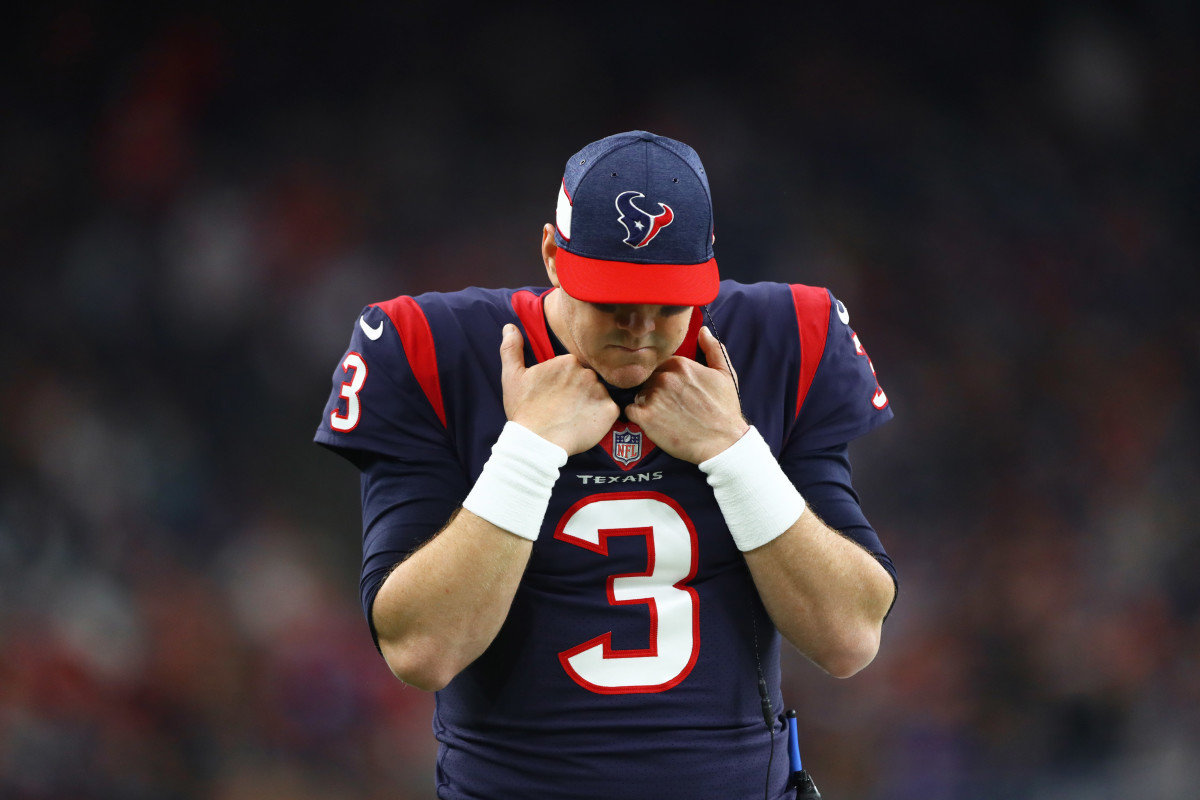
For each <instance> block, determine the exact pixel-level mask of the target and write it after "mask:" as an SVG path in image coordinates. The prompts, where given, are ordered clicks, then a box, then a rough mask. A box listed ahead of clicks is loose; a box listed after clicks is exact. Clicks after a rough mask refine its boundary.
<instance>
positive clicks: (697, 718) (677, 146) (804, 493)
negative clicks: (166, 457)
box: [316, 131, 896, 800]
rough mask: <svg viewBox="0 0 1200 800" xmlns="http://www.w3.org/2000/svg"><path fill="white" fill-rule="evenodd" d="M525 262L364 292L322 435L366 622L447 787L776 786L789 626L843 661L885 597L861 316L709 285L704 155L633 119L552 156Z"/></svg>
mask: <svg viewBox="0 0 1200 800" xmlns="http://www.w3.org/2000/svg"><path fill="white" fill-rule="evenodd" d="M542 258H543V261H544V263H545V267H546V274H547V276H548V278H549V282H550V284H551V287H550V288H548V289H521V290H516V291H514V290H484V289H467V290H464V291H461V292H454V293H448V294H426V295H422V296H420V297H416V298H411V297H398V298H395V299H393V300H389V301H386V302H382V303H377V304H374V305H371V306H368V307H367V308H366V309H364V310H363V312H362V315H361V316H360V317H359V319H358V321H357V323H356V325H355V329H354V334H353V336H352V339H351V342H350V347H349V349H348V350H347V352H346V354H345V356H344V357H343V358H342V360H341V362H340V363H339V365H338V367H337V368H336V369H335V370H334V375H333V391H332V394H331V396H330V399H329V402H328V404H327V405H326V407H325V414H324V418H323V420H322V422H321V425H320V428H319V430H318V431H317V434H316V440H317V441H318V442H319V443H321V444H323V445H326V446H328V447H330V448H332V449H334V450H335V451H337V452H339V453H341V454H342V455H344V456H346V457H347V458H349V459H350V460H351V461H353V462H354V463H355V464H356V465H357V466H358V467H359V468H360V469H361V470H362V474H363V477H362V501H363V530H364V533H363V570H362V582H361V592H362V598H363V607H364V610H365V612H366V614H367V617H368V620H369V622H370V625H371V631H372V634H373V635H374V637H375V641H376V643H377V645H378V647H379V649H380V651H381V653H382V654H383V656H384V658H385V659H386V660H387V663H388V665H389V666H390V667H391V669H392V671H393V672H394V673H395V674H396V676H397V677H398V678H400V679H401V680H402V681H404V682H405V683H408V684H411V685H413V686H417V687H419V688H421V689H425V690H431V691H437V693H438V695H437V700H438V702H437V712H436V714H435V717H434V733H435V735H436V736H437V738H438V740H439V741H440V742H441V748H440V751H439V758H438V767H437V783H438V796H439V797H443V798H518V797H520V798H527V797H529V798H540V797H581V798H582V797H597V798H600V797H604V798H612V797H622V798H643V797H644V798H655V799H656V800H657V799H658V798H663V797H718V798H745V797H752V796H766V797H768V798H781V797H787V796H790V795H788V794H787V792H788V791H790V790H788V789H787V782H788V768H787V763H786V762H787V759H785V758H783V752H784V742H783V737H782V736H780V734H779V732H780V731H781V730H782V725H781V722H780V720H781V717H780V715H781V714H782V711H783V703H782V698H781V695H780V688H779V683H780V674H779V673H780V670H779V647H780V640H781V637H780V634H782V636H783V637H785V638H786V639H787V640H788V641H790V642H791V643H792V644H793V645H794V646H796V647H797V648H799V650H800V651H801V652H803V653H804V654H805V655H806V656H808V657H809V658H810V659H811V660H813V661H814V662H815V663H816V664H818V665H820V666H821V667H822V668H824V669H825V670H827V671H828V672H830V673H831V674H833V675H836V676H849V675H851V674H853V673H855V672H857V671H858V670H859V669H861V668H862V667H864V666H865V665H866V664H868V663H869V662H870V661H871V660H872V658H874V656H875V653H876V651H877V649H878V646H879V637H880V629H881V626H882V622H883V619H884V617H885V616H886V614H887V612H888V610H889V609H890V607H891V604H892V601H893V598H894V596H895V586H896V584H895V572H894V570H893V568H892V565H891V561H890V560H889V559H888V557H887V555H886V554H885V553H884V550H883V548H882V547H881V545H880V543H879V540H878V537H877V536H876V535H875V532H874V530H873V529H872V528H871V526H870V524H869V523H868V522H867V520H866V518H865V517H864V516H863V513H862V511H861V509H860V507H859V503H858V498H857V495H856V494H855V492H854V490H853V488H852V485H851V481H850V465H849V461H848V459H847V455H846V450H847V448H846V443H847V442H848V441H849V440H850V439H852V438H854V437H857V436H859V435H861V434H863V433H866V432H867V431H869V430H871V429H873V428H874V427H876V426H877V425H879V424H881V423H883V422H885V421H886V420H888V419H890V418H891V415H892V414H891V410H890V408H889V407H888V405H887V398H886V396H885V395H884V393H883V391H882V389H880V388H879V385H878V383H877V382H876V379H875V375H874V369H873V367H872V366H871V362H870V360H869V359H868V357H867V355H866V352H865V351H864V350H863V349H862V346H861V344H860V343H859V340H858V337H857V336H856V335H855V334H854V332H853V331H852V330H851V329H850V328H849V326H848V322H849V314H848V313H847V312H846V310H845V307H844V306H843V305H842V304H841V303H840V302H838V301H837V300H835V299H834V298H833V296H832V295H831V294H830V293H829V292H828V291H826V290H824V289H816V288H811V287H806V286H800V285H795V286H788V285H785V284H755V285H739V284H737V283H733V282H731V281H726V282H724V283H720V282H719V279H718V275H717V264H716V261H715V259H714V256H713V218H712V207H711V199H710V194H709V186H708V180H707V178H706V176H705V173H704V168H703V166H702V165H701V163H700V159H699V157H698V156H697V155H696V153H695V152H694V151H693V150H692V149H691V148H689V147H688V146H687V145H684V144H682V143H680V142H677V141H674V140H672V139H668V138H665V137H661V136H656V135H654V134H650V133H646V132H642V131H633V132H629V133H623V134H618V135H615V136H610V137H608V138H605V139H602V140H600V141H598V142H594V143H592V144H590V145H588V146H587V147H585V148H583V150H581V151H580V152H579V153H577V154H576V155H574V156H573V157H572V158H571V160H570V161H568V162H567V167H566V172H565V174H564V177H563V183H562V187H561V189H560V192H559V201H558V209H557V218H556V224H554V225H550V224H547V225H546V226H545V228H544V229H543V232H542ZM706 312H707V313H708V314H709V315H710V316H708V318H707V319H708V324H707V325H705V324H704V323H705V320H706ZM717 331H719V332H720V333H721V334H723V336H724V338H725V345H726V346H727V347H728V350H727V351H726V350H725V349H724V347H723V345H722V343H721V342H720V341H719V340H718V338H717V336H716V332H717ZM806 501H807V502H806ZM777 740H778V741H777ZM764 787H765V790H764ZM764 792H765V793H764Z"/></svg>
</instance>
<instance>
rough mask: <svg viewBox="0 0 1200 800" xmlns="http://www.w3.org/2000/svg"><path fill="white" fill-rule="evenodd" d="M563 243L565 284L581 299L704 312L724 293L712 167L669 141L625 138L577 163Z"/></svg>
mask: <svg viewBox="0 0 1200 800" xmlns="http://www.w3.org/2000/svg"><path fill="white" fill-rule="evenodd" d="M554 242H555V244H557V245H558V254H557V256H556V257H555V261H554V263H555V268H556V271H557V273H558V280H559V283H560V284H561V285H562V288H563V291H565V292H566V293H567V294H569V295H571V296H572V297H574V298H576V299H578V300H584V301H586V302H589V303H639V304H641V303H648V304H653V305H668V306H697V305H703V304H705V303H709V302H711V301H712V300H713V299H715V298H716V296H717V292H718V290H719V283H720V278H719V276H718V274H717V260H716V258H715V257H714V256H713V214H712V196H711V195H710V193H709V190H708V178H707V176H705V174H704V166H703V165H702V164H701V163H700V156H698V155H696V151H695V150H693V149H692V148H690V147H688V146H687V145H686V144H684V143H683V142H677V141H675V140H674V139H668V138H667V137H665V136H657V135H655V134H653V133H648V132H646V131H629V132H628V133H618V134H615V135H613V136H608V137H606V138H604V139H601V140H599V141H597V142H592V143H591V144H589V145H588V146H586V147H584V148H583V149H582V150H580V151H579V152H578V153H576V154H575V155H573V156H571V158H570V160H569V161H567V168H566V171H565V172H564V173H563V179H562V187H561V188H560V190H559V193H558V213H557V215H556V224H555V231H554Z"/></svg>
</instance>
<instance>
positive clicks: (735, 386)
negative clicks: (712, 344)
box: [700, 305, 746, 416]
mask: <svg viewBox="0 0 1200 800" xmlns="http://www.w3.org/2000/svg"><path fill="white" fill-rule="evenodd" d="M700 308H701V310H703V311H704V316H705V318H706V319H707V320H708V327H709V329H710V330H711V331H712V332H713V336H715V337H717V343H718V344H720V345H721V355H722V357H724V359H725V367H726V368H727V369H728V370H729V375H730V377H732V378H733V390H734V391H735V392H737V399H738V407H739V408H741V406H742V389H741V387H740V386H738V379H737V375H736V374H735V373H734V371H733V364H730V363H729V353H727V352H725V342H723V341H721V333H720V332H719V331H718V330H717V323H715V322H713V318H712V314H711V313H709V310H708V306H706V305H704V306H700ZM745 413H746V412H745V409H743V410H742V414H743V416H744V415H745Z"/></svg>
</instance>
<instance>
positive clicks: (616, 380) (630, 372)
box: [596, 364, 654, 389]
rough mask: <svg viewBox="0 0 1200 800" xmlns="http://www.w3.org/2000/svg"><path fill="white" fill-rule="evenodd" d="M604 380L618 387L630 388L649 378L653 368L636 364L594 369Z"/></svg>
mask: <svg viewBox="0 0 1200 800" xmlns="http://www.w3.org/2000/svg"><path fill="white" fill-rule="evenodd" d="M596 372H597V373H598V374H599V375H600V377H601V378H603V379H604V382H605V383H607V384H608V385H609V386H615V387H616V388H618V389H632V388H633V387H635V386H641V385H642V384H643V383H645V382H646V381H648V380H649V379H650V376H651V375H653V374H654V370H653V369H650V368H648V367H643V366H641V365H637V364H630V365H626V366H621V367H610V368H609V369H606V370H596Z"/></svg>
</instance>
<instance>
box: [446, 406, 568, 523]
mask: <svg viewBox="0 0 1200 800" xmlns="http://www.w3.org/2000/svg"><path fill="white" fill-rule="evenodd" d="M565 463H567V451H566V450H563V449H562V448H561V447H559V446H558V445H556V444H554V443H552V442H548V441H546V440H545V439H543V438H542V437H541V436H538V435H537V434H536V433H534V432H533V431H531V430H529V429H528V428H526V427H524V426H523V425H519V424H517V423H516V422H512V421H509V422H506V423H505V424H504V429H503V430H501V431H500V437H499V438H498V439H496V443H495V444H494V445H492V456H491V458H489V459H488V460H487V463H486V464H484V465H483V472H481V473H480V474H479V480H477V481H475V486H474V488H472V489H471V492H470V494H468V495H467V499H465V500H463V504H462V506H463V508H465V509H467V510H468V511H470V512H471V513H472V514H474V515H476V516H477V517H482V518H483V519H486V520H487V521H488V522H490V523H492V524H493V525H495V526H496V527H497V528H503V529H504V530H506V531H508V532H509V533H515V534H516V535H517V536H521V537H523V538H525V539H528V540H529V541H531V542H532V541H535V540H536V539H537V537H538V532H539V531H541V529H542V519H543V517H545V516H546V507H547V506H548V505H549V504H550V492H551V490H553V489H554V483H555V482H556V481H557V480H558V470H559V468H561V467H562V465H563V464H565Z"/></svg>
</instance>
